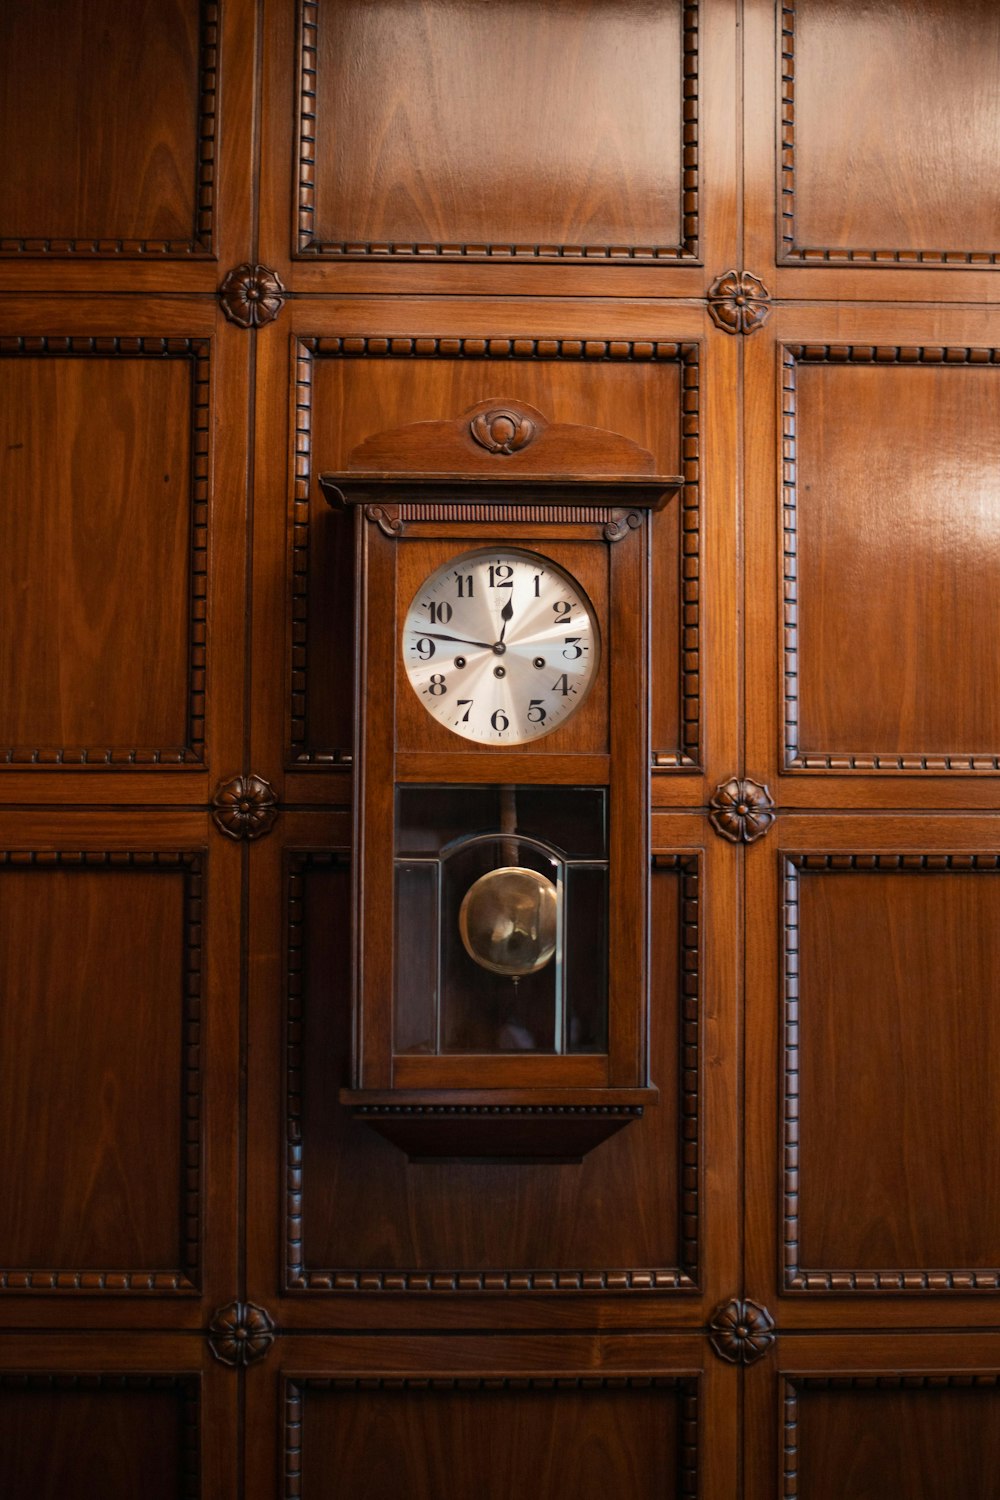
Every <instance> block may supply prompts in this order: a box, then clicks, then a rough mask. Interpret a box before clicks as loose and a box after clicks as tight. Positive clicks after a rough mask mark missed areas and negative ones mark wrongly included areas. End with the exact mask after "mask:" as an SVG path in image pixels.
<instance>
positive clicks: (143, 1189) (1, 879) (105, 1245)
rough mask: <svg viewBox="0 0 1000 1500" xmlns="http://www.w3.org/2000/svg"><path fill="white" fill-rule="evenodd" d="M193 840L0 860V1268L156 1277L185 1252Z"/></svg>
mask: <svg viewBox="0 0 1000 1500" xmlns="http://www.w3.org/2000/svg"><path fill="white" fill-rule="evenodd" d="M200 885H201V878H200V874H199V869H198V860H197V856H190V857H189V856H175V855H151V854H150V855H93V854H87V855H63V856H59V855H37V856H30V855H7V856H5V857H4V862H3V863H2V864H0V992H2V994H3V995H4V997H5V1001H4V1004H3V1006H2V1007H0V1071H2V1084H0V1140H2V1141H3V1143H4V1145H3V1149H2V1150H0V1202H2V1203H3V1204H4V1212H3V1214H2V1216H0V1270H2V1284H3V1285H4V1286H5V1287H7V1288H9V1289H19V1288H20V1289H23V1288H27V1287H30V1288H32V1289H34V1290H48V1289H51V1288H52V1287H53V1286H54V1285H56V1282H55V1281H54V1279H53V1278H54V1277H55V1275H56V1274H57V1273H59V1272H65V1273H67V1274H66V1276H65V1277H64V1278H63V1281H62V1283H61V1284H62V1285H64V1286H66V1287H68V1288H69V1289H70V1290H72V1289H73V1287H74V1286H79V1287H84V1288H86V1289H87V1290H91V1291H101V1290H117V1291H121V1290H146V1289H149V1288H153V1287H155V1288H157V1289H163V1290H169V1289H172V1288H175V1287H178V1286H182V1285H186V1284H191V1283H192V1281H193V1280H194V1279H195V1277H196V1268H197V1264H198V1236H199V1227H198V1226H199V1212H198V1174H199V1169H200V1144H199V1123H198V1122H199V1084H198V1061H199V1059H198V1044H199V1009H198V1004H199V1002H198V996H199V987H200V985H199V982H200V896H201V893H200Z"/></svg>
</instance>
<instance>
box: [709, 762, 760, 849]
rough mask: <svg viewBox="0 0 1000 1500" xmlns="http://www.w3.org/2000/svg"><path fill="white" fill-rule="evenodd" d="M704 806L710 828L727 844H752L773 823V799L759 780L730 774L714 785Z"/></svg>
mask: <svg viewBox="0 0 1000 1500" xmlns="http://www.w3.org/2000/svg"><path fill="white" fill-rule="evenodd" d="M708 805H709V807H710V808H711V809H712V812H711V816H710V821H711V824H712V827H713V828H714V829H715V831H716V833H717V834H719V835H720V837H722V838H724V839H728V840H729V842H730V843H731V844H752V843H753V841H754V839H759V838H760V837H761V836H762V835H763V834H765V833H766V832H767V830H768V829H769V828H770V826H771V824H772V823H773V822H774V813H773V812H772V811H771V809H772V808H773V807H774V801H773V799H772V797H771V794H770V792H769V791H768V789H767V787H766V786H761V784H760V782H759V781H749V780H743V781H741V780H740V779H739V778H738V777H736V776H733V777H732V778H731V779H730V780H729V781H723V782H722V783H721V784H720V785H719V786H717V787H716V788H715V791H714V792H713V794H712V797H711V799H710V801H709V804H708Z"/></svg>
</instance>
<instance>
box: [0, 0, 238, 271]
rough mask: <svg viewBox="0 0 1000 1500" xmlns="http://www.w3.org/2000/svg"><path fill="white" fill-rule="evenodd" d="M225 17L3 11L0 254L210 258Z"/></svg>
mask: <svg viewBox="0 0 1000 1500" xmlns="http://www.w3.org/2000/svg"><path fill="white" fill-rule="evenodd" d="M217 10H218V6H217V5H215V4H209V3H202V4H197V3H195V0H130V4H129V5H128V7H127V8H126V7H123V6H122V5H120V4H119V3H117V0H87V4H86V5H80V4H75V3H67V0H31V3H30V4H14V5H4V6H3V7H0V55H2V56H3V57H4V58H5V60H6V65H5V69H4V88H3V90H2V91H0V139H2V140H3V142H4V191H3V201H2V203H0V254H2V253H8V254H18V253H21V254H28V255H43V254H56V255H59V254H63V255H66V254H72V255H74V256H77V257H78V256H80V255H102V256H115V255H123V254H124V255H141V254H159V255H163V254H168V255H191V254H199V253H200V254H206V253H207V252H209V251H210V249H211V212H212V193H213V158H214V135H215V112H216V109H215V102H214V101H215V68H216V48H217V36H216V29H217V23H216V12H217Z"/></svg>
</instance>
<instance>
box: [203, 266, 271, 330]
mask: <svg viewBox="0 0 1000 1500" xmlns="http://www.w3.org/2000/svg"><path fill="white" fill-rule="evenodd" d="M284 292H285V288H284V285H283V283H282V281H281V278H280V277H279V276H278V274H277V272H276V271H272V270H271V268H270V266H252V265H249V264H245V265H242V266H235V267H234V268H233V270H231V271H230V272H229V275H228V276H227V277H226V279H225V281H223V283H222V285H221V286H220V288H219V301H220V302H221V304H222V311H223V312H224V313H225V315H226V317H227V318H228V319H229V321H230V322H231V323H236V324H237V325H238V326H239V327H240V328H259V327H261V326H262V325H263V324H264V323H273V322H274V320H275V318H276V317H277V316H278V314H279V312H280V311H281V308H282V305H283V304H284V301H285V297H284Z"/></svg>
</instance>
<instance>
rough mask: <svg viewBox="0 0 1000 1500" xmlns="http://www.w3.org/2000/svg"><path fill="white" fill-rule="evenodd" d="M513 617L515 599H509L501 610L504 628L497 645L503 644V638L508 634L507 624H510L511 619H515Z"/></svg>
mask: <svg viewBox="0 0 1000 1500" xmlns="http://www.w3.org/2000/svg"><path fill="white" fill-rule="evenodd" d="M513 617H514V601H513V600H512V599H508V600H507V603H506V604H505V605H504V607H503V609H502V610H501V611H500V618H501V620H502V621H503V629H502V630H501V632H500V639H499V640H498V641H497V645H498V646H502V645H503V638H504V636H505V635H506V634H507V626H508V625H509V624H510V622H511V620H512V619H513Z"/></svg>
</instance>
